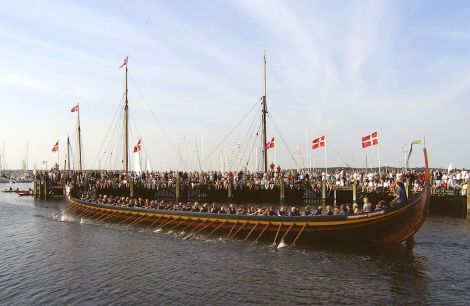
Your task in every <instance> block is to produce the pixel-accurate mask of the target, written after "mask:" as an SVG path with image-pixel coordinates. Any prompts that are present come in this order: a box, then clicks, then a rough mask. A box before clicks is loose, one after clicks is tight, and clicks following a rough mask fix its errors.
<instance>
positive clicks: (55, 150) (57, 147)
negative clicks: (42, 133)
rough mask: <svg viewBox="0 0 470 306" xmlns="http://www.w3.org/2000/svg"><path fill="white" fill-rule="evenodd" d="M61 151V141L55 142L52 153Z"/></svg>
mask: <svg viewBox="0 0 470 306" xmlns="http://www.w3.org/2000/svg"><path fill="white" fill-rule="evenodd" d="M57 151H59V141H57V142H56V143H55V145H54V146H53V147H52V153H54V152H57Z"/></svg>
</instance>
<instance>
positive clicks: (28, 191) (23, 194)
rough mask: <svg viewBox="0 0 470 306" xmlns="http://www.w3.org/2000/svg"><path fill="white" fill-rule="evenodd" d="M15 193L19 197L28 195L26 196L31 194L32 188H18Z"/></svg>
mask: <svg viewBox="0 0 470 306" xmlns="http://www.w3.org/2000/svg"><path fill="white" fill-rule="evenodd" d="M16 193H17V194H18V195H19V196H20V197H28V196H32V195H33V191H32V190H20V191H16Z"/></svg>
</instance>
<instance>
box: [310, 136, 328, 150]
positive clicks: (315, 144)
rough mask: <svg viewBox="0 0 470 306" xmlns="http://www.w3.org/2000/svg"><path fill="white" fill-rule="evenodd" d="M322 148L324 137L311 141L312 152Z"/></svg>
mask: <svg viewBox="0 0 470 306" xmlns="http://www.w3.org/2000/svg"><path fill="white" fill-rule="evenodd" d="M324 146H325V136H321V137H318V138H315V139H314V140H313V141H312V149H313V150H315V149H319V148H321V147H324Z"/></svg>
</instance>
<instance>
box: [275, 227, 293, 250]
mask: <svg viewBox="0 0 470 306" xmlns="http://www.w3.org/2000/svg"><path fill="white" fill-rule="evenodd" d="M293 225H294V223H292V224H291V225H290V226H289V228H288V229H287V231H286V232H285V233H284V235H283V236H282V238H281V240H279V243H281V241H283V240H284V238H285V237H286V236H287V234H288V233H289V231H290V229H291V228H292V226H293ZM274 241H275V240H274ZM276 248H277V246H276Z"/></svg>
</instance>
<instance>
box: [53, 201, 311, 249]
mask: <svg viewBox="0 0 470 306" xmlns="http://www.w3.org/2000/svg"><path fill="white" fill-rule="evenodd" d="M75 210H77V211H78V212H79V214H78V217H79V218H89V219H96V220H97V221H98V222H104V221H106V220H109V219H111V218H120V219H122V220H120V222H118V225H120V224H124V223H126V222H128V221H129V220H130V219H131V218H134V217H135V215H133V214H129V215H127V214H126V213H116V212H113V211H110V212H105V213H104V214H103V211H102V210H97V209H96V208H94V207H87V208H85V209H82V210H78V209H76V207H75V205H73V204H70V205H67V206H66V207H65V208H64V209H62V210H59V211H58V212H57V213H56V214H55V216H57V215H60V214H61V213H62V214H63V213H70V212H73V211H75ZM151 218H154V216H152V215H149V214H144V215H142V216H140V217H138V218H136V219H135V220H133V221H132V222H131V223H129V224H128V225H127V227H128V228H131V227H132V226H136V225H137V224H139V223H142V222H145V221H149V220H150V219H151ZM188 221H189V222H188ZM198 221H200V219H197V218H196V219H192V220H188V219H187V218H180V217H176V218H175V217H170V216H163V215H161V216H160V217H158V218H156V219H155V220H154V221H153V222H152V223H151V224H150V226H149V227H150V229H151V230H152V231H155V230H158V229H159V230H162V231H163V230H168V232H171V231H176V230H177V228H179V227H180V226H181V225H184V223H185V222H188V223H187V224H186V226H184V227H183V228H181V229H180V230H179V231H180V234H184V233H186V230H187V229H189V228H191V226H192V225H193V224H194V223H196V222H198ZM217 222H219V224H218V225H217V226H215V227H214V228H213V229H212V230H211V231H210V232H209V233H208V234H206V236H210V235H212V234H214V233H215V232H217V230H219V229H220V228H221V227H222V226H223V225H225V224H227V223H228V220H224V221H217V220H210V219H206V220H203V221H202V222H200V223H199V224H197V225H196V226H195V227H194V228H192V230H191V232H189V233H188V234H187V235H186V236H184V237H183V240H188V239H191V238H192V237H195V236H197V235H198V234H200V233H202V232H203V231H204V230H206V229H207V228H208V227H210V226H211V225H214V224H216V223H217ZM240 223H241V225H240V226H239V227H238V229H237V230H235V228H236V226H237V225H239V224H240ZM247 224H249V223H248V222H239V221H238V220H236V221H235V222H234V223H233V225H232V226H231V227H230V231H229V232H228V234H227V235H226V236H225V237H224V239H234V238H235V237H236V236H237V234H238V233H239V232H240V231H241V230H242V229H243V228H244V227H245V226H246V225H247ZM260 224H261V223H260V222H256V223H255V224H254V226H253V227H252V228H251V229H250V231H249V232H248V234H247V235H246V236H245V237H242V238H243V239H242V240H243V241H246V240H248V239H249V238H250V237H251V235H252V234H253V232H254V231H255V229H256V228H258V225H260ZM169 225H171V227H169V228H168V229H165V227H166V226H169ZM270 225H272V224H271V223H267V224H265V225H264V227H263V229H262V230H261V231H260V233H259V234H258V236H257V237H256V239H255V240H254V241H253V243H257V242H258V241H259V240H260V239H261V237H262V235H263V234H264V233H265V231H266V229H267V228H268V227H269V226H270ZM282 225H283V224H282V223H280V224H279V226H278V228H277V231H276V235H275V237H274V241H273V243H272V245H273V246H274V247H275V248H278V247H279V245H280V244H281V243H282V242H283V241H284V239H285V238H286V237H287V235H288V234H289V232H290V231H291V229H292V228H293V226H294V224H292V223H291V224H290V225H289V227H288V229H287V231H285V233H284V234H283V236H282V237H281V239H280V240H279V241H278V237H279V234H280V232H281V228H282ZM306 225H307V224H306V223H303V225H302V228H301V229H300V231H299V232H298V233H297V235H296V236H295V238H294V240H293V241H292V243H291V244H290V246H291V247H293V246H295V243H296V242H297V240H298V239H299V238H300V236H301V235H302V233H303V231H304V229H305V227H306Z"/></svg>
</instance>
